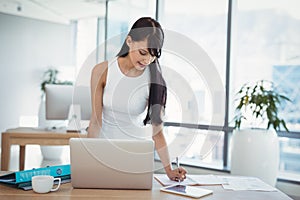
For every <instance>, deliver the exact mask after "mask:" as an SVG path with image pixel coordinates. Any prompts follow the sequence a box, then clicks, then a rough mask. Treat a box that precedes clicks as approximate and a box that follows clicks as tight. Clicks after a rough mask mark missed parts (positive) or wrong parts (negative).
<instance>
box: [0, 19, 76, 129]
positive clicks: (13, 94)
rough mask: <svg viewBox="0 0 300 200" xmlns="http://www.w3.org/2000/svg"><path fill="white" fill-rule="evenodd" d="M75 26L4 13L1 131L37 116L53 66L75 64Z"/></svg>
mask: <svg viewBox="0 0 300 200" xmlns="http://www.w3.org/2000/svg"><path fill="white" fill-rule="evenodd" d="M72 36H73V34H72V27H71V25H63V24H56V23H51V22H46V21H40V20H34V19H29V18H24V17H18V16H13V15H7V14H2V13H0V44H1V45H0V131H1V132H3V131H4V130H6V129H7V128H14V127H18V125H19V118H20V116H35V115H37V113H38V107H39V103H40V96H41V91H40V83H41V80H42V75H43V73H44V71H45V70H46V69H47V68H48V67H49V66H55V67H56V66H66V65H67V66H70V65H71V64H72V63H74V62H73V58H72V56H73V55H72V54H73V46H72V45H73V42H72V41H73V38H72Z"/></svg>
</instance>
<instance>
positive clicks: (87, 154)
mask: <svg viewBox="0 0 300 200" xmlns="http://www.w3.org/2000/svg"><path fill="white" fill-rule="evenodd" d="M70 155H71V156H70V158H71V182H72V186H73V187H74V188H111V189H151V188H152V182H153V170H154V142H153V141H152V140H115V139H100V138H71V139H70Z"/></svg>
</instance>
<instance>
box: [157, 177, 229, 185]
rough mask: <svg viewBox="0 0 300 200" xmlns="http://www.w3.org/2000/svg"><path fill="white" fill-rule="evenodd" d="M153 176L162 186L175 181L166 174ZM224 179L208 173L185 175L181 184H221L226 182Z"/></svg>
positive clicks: (172, 183)
mask: <svg viewBox="0 0 300 200" xmlns="http://www.w3.org/2000/svg"><path fill="white" fill-rule="evenodd" d="M154 178H155V179H156V180H157V181H158V182H159V183H160V184H161V185H163V186H169V185H174V184H176V183H177V181H172V180H170V179H169V177H168V176H167V175H166V174H154ZM226 183H227V182H226V180H225V179H222V178H219V177H218V176H215V175H212V174H208V175H190V174H189V175H187V176H186V179H185V180H184V181H182V182H181V183H180V184H181V185H222V184H226Z"/></svg>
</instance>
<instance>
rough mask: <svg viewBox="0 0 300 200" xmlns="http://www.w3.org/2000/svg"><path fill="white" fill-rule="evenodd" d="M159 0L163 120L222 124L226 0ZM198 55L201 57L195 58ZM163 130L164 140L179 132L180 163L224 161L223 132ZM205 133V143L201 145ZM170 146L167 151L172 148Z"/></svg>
mask: <svg viewBox="0 0 300 200" xmlns="http://www.w3.org/2000/svg"><path fill="white" fill-rule="evenodd" d="M159 2H160V4H159V7H160V16H159V21H160V23H161V25H162V27H163V28H164V29H165V34H166V41H165V44H164V51H163V53H162V58H161V62H160V63H161V64H162V69H163V75H164V77H165V79H166V82H167V87H168V100H167V105H166V121H167V122H177V123H187V124H204V125H208V126H210V125H217V126H220V127H222V126H223V125H224V116H225V114H224V111H225V108H224V105H225V98H224V89H225V66H226V65H225V61H226V59H225V57H226V25H227V7H228V5H227V2H226V1H218V0H213V1H199V0H190V1H188V2H186V3H183V2H182V1H181V0H164V1H159ZM187 11H188V12H187ZM169 43H171V44H170V45H169ZM172 44H175V45H173V46H172ZM186 47H189V48H186ZM185 48H186V49H185ZM182 49H184V50H182ZM197 59H199V60H200V61H199V62H197V61H198V60H197ZM199 63H201V64H199ZM203 63H205V64H203ZM212 81H213V82H214V83H216V82H217V83H219V84H218V85H217V87H218V89H216V88H214V87H215V86H213V84H211V82H212ZM165 132H168V134H166V138H167V140H168V141H172V140H173V139H174V138H173V137H175V136H176V137H178V138H176V140H177V139H178V140H180V139H179V138H180V137H184V138H182V141H184V142H185V144H178V148H182V146H181V147H180V145H183V146H184V145H185V146H184V147H185V148H186V149H185V154H184V155H183V157H182V162H183V163H185V164H194V165H201V166H203V165H211V166H212V165H213V166H214V167H222V166H223V144H224V133H223V132H217V131H207V130H200V129H188V128H182V127H167V130H166V131H165ZM205 138H206V139H207V140H205V141H206V143H207V144H204V146H203V143H202V142H203V141H204V139H205ZM187 144H190V145H187ZM174 145H175V144H174ZM205 145H208V146H205ZM202 146H203V148H202ZM174 149H176V148H174ZM201 149H202V151H201ZM169 151H170V152H171V154H172V148H171V150H169ZM206 151H209V152H206ZM204 152H205V153H204Z"/></svg>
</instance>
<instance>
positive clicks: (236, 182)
mask: <svg viewBox="0 0 300 200" xmlns="http://www.w3.org/2000/svg"><path fill="white" fill-rule="evenodd" d="M223 179H224V181H227V183H228V184H223V185H222V186H223V188H224V189H225V190H234V191H238V190H256V191H269V192H271V191H277V189H276V188H274V187H272V186H270V185H268V184H266V183H264V182H263V181H262V180H260V179H258V178H255V177H234V176H226V177H225V176H224V177H223Z"/></svg>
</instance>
